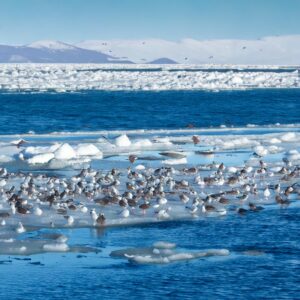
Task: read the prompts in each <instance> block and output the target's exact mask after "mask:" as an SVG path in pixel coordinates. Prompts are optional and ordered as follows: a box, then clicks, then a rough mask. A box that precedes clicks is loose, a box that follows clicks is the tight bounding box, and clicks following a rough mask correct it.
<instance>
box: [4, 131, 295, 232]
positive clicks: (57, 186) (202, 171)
mask: <svg viewBox="0 0 300 300" xmlns="http://www.w3.org/2000/svg"><path fill="white" fill-rule="evenodd" d="M192 142H193V143H194V144H195V145H196V144H198V143H200V139H199V137H197V136H193V137H192ZM167 155H168V154H167ZM169 155H170V156H172V158H174V153H172V152H170V153H169ZM138 160H139V157H138V156H137V155H134V154H131V155H129V157H128V168H126V169H117V168H113V169H111V170H94V169H92V168H87V169H82V170H81V171H80V172H79V173H78V174H77V175H74V176H72V177H70V178H64V177H58V176H50V175H46V174H33V173H25V172H17V173H10V172H8V171H7V170H6V169H5V168H1V169H0V228H1V227H2V228H5V227H9V228H13V230H15V232H16V233H17V234H20V233H23V232H25V231H26V230H27V228H28V227H30V226H38V227H49V228H50V227H52V228H54V227H72V226H78V227H80V226H81V227H85V226H95V227H104V226H110V225H118V224H119V225H122V224H130V223H141V222H153V221H165V220H174V219H188V218H200V217H207V216H224V215H227V214H229V213H230V214H238V215H241V216H244V215H247V214H249V213H254V212H260V211H261V210H263V209H264V208H266V207H269V206H270V205H277V206H279V207H280V208H286V207H288V206H289V205H290V204H291V203H292V202H297V200H299V197H300V184H299V176H300V167H299V165H298V164H295V163H294V164H293V163H292V162H291V161H289V160H287V159H283V161H282V164H281V168H280V169H279V170H278V171H276V172H274V171H272V170H271V168H269V166H268V163H266V162H265V161H263V160H262V158H261V157H256V162H257V163H256V164H254V165H251V166H250V165H247V163H245V164H244V165H243V166H239V167H236V168H234V172H233V171H232V169H233V168H231V169H230V171H229V168H228V167H227V166H226V165H225V164H224V163H222V162H221V163H209V164H204V165H196V166H186V167H180V166H177V167H169V166H161V167H159V168H156V169H155V168H151V167H147V168H146V167H144V166H142V167H141V165H139V168H138V167H136V163H137V161H138Z"/></svg>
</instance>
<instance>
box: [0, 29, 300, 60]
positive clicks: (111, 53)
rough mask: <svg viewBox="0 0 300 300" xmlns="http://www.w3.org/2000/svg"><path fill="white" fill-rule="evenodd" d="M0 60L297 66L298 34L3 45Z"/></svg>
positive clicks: (0, 50)
mask: <svg viewBox="0 0 300 300" xmlns="http://www.w3.org/2000/svg"><path fill="white" fill-rule="evenodd" d="M0 62H2V63H7V62H14V63H16V62H37V63H132V62H134V63H156V64H170V63H184V64H239V65H242V64H244V65H299V64H300V35H289V36H271V37H264V38H261V39H256V40H230V39H224V40H195V39H183V40H181V41H178V42H176V41H167V40H162V39H144V40H88V41H83V42H80V43H77V44H75V45H71V44H66V43H63V42H58V41H51V40H50V41H49V40H45V41H37V42H34V43H31V44H28V45H24V46H6V45H0Z"/></svg>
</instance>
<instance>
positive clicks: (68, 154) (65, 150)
mask: <svg viewBox="0 0 300 300" xmlns="http://www.w3.org/2000/svg"><path fill="white" fill-rule="evenodd" d="M54 155H55V158H56V159H59V160H68V159H72V158H75V157H76V152H75V151H74V149H73V148H72V147H71V146H70V145H69V144H67V143H65V144H63V145H61V146H60V147H59V148H58V149H57V150H56V151H55V152H54Z"/></svg>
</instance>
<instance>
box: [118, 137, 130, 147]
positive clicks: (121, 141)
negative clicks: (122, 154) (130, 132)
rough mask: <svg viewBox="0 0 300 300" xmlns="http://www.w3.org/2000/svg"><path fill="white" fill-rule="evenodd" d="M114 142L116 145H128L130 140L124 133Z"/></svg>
mask: <svg viewBox="0 0 300 300" xmlns="http://www.w3.org/2000/svg"><path fill="white" fill-rule="evenodd" d="M115 144H116V146H118V147H129V146H130V145H131V141H130V140H129V138H128V136H127V135H126V134H122V135H120V136H118V137H117V138H116V139H115Z"/></svg>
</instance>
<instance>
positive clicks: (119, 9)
mask: <svg viewBox="0 0 300 300" xmlns="http://www.w3.org/2000/svg"><path fill="white" fill-rule="evenodd" d="M299 15H300V0H0V43H1V44H16V45H18V44H26V43H30V42H33V41H36V40H41V39H54V40H61V41H65V42H79V41H82V40H88V39H143V38H162V39H168V40H180V39H182V38H195V39H218V38H237V39H256V38H259V37H263V36H269V35H287V34H299V33H300V17H299Z"/></svg>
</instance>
